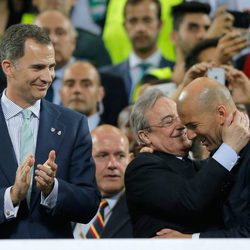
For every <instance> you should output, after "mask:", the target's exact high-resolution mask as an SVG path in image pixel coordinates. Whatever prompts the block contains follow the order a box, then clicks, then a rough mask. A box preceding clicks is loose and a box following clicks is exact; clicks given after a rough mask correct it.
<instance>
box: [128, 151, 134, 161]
mask: <svg viewBox="0 0 250 250" xmlns="http://www.w3.org/2000/svg"><path fill="white" fill-rule="evenodd" d="M134 158H135V155H134V153H132V152H131V153H129V162H131V161H132V160H134Z"/></svg>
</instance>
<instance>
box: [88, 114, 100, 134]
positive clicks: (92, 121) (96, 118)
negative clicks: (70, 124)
mask: <svg viewBox="0 0 250 250" xmlns="http://www.w3.org/2000/svg"><path fill="white" fill-rule="evenodd" d="M87 118H88V125H89V131H92V130H93V129H94V128H96V127H97V126H98V124H99V122H100V120H101V118H100V115H99V113H98V112H97V113H95V114H93V115H91V116H88V117H87Z"/></svg>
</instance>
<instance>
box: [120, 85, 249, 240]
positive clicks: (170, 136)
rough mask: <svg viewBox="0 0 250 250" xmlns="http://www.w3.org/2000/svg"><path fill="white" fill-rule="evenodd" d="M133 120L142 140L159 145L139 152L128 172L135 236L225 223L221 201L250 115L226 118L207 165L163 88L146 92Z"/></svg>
mask: <svg viewBox="0 0 250 250" xmlns="http://www.w3.org/2000/svg"><path fill="white" fill-rule="evenodd" d="M241 119H242V120H245V119H246V122H244V123H242V122H241ZM131 125H132V128H133V130H134V134H135V135H136V136H137V141H139V142H140V143H142V144H143V145H146V146H148V147H150V148H151V149H152V150H154V153H142V154H139V155H138V156H137V157H136V158H135V160H133V161H132V162H131V163H130V164H129V166H128V168H127V170H126V174H125V186H126V195H127V201H128V207H129V211H130V214H131V219H132V224H133V230H134V236H135V237H153V236H155V235H156V233H157V231H159V230H160V229H162V228H171V229H175V230H179V231H181V232H184V233H196V232H201V231H204V230H208V229H210V230H213V229H215V228H222V227H223V222H222V216H221V210H220V206H221V202H222V201H223V200H224V197H225V195H226V191H227V186H228V184H229V182H230V180H231V173H230V170H231V169H232V168H233V166H234V164H235V163H236V161H237V154H238V153H239V151H240V150H241V149H242V148H243V147H244V146H245V145H246V143H247V141H248V140H249V134H248V129H247V128H248V120H247V118H246V117H245V116H244V115H242V114H241V113H239V112H237V113H236V115H235V118H234V121H233V122H232V123H231V124H230V119H228V120H227V122H225V123H224V126H222V131H223V134H222V135H223V137H222V139H223V142H224V143H223V144H222V145H221V146H220V147H219V149H218V150H217V152H216V153H215V154H214V155H213V157H212V158H209V159H208V160H207V161H206V162H204V163H202V168H200V167H201V163H200V164H199V163H198V162H197V163H196V162H192V161H190V160H189V159H187V158H186V156H187V154H188V150H189V148H190V145H191V143H190V141H189V140H188V138H187V136H186V130H185V127H184V126H183V125H182V123H181V121H180V119H179V117H178V114H177V110H176V104H175V102H174V101H172V100H170V99H168V98H166V97H165V96H164V95H163V94H162V93H161V92H160V91H155V90H154V91H153V92H152V91H149V92H146V93H145V94H144V95H142V97H141V98H140V99H139V100H138V101H137V103H136V104H135V107H134V109H133V111H132V114H131ZM240 137H241V138H240ZM243 138H244V139H243ZM225 158H227V160H228V161H225Z"/></svg>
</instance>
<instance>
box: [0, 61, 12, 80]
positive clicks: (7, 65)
mask: <svg viewBox="0 0 250 250" xmlns="http://www.w3.org/2000/svg"><path fill="white" fill-rule="evenodd" d="M12 67H13V64H12V63H11V62H10V61H9V60H8V59H4V60H3V61H2V69H3V72H4V74H5V75H6V77H12Z"/></svg>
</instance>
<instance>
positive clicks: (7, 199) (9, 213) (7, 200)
mask: <svg viewBox="0 0 250 250" xmlns="http://www.w3.org/2000/svg"><path fill="white" fill-rule="evenodd" d="M11 188H12V187H8V188H7V189H6V190H5V193H4V215H5V218H6V219H7V220H8V219H12V218H16V217H17V212H18V209H19V204H18V205H17V206H15V207H14V206H13V202H12V200H11V196H10V190H11Z"/></svg>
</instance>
